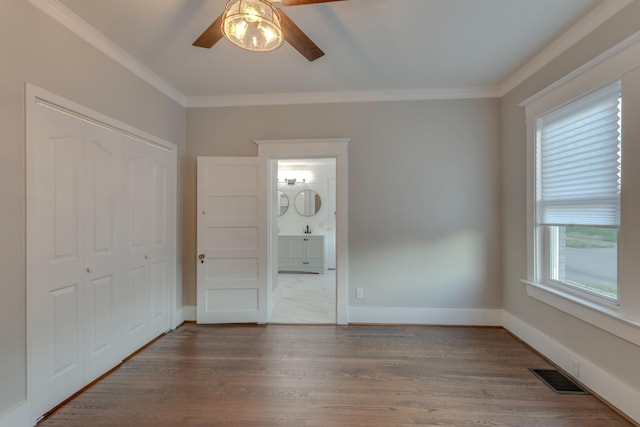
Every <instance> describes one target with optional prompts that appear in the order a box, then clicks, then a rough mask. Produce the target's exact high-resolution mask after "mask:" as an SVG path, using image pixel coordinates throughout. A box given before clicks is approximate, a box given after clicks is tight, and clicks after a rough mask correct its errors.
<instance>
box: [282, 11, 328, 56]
mask: <svg viewBox="0 0 640 427" xmlns="http://www.w3.org/2000/svg"><path fill="white" fill-rule="evenodd" d="M278 12H280V25H281V26H282V33H283V34H284V39H285V40H286V41H287V42H288V43H289V44H290V45H291V46H293V47H294V48H295V50H297V51H298V52H300V53H301V54H302V56H304V57H305V58H307V59H308V60H309V62H313V61H315V60H316V59H318V58H320V57H321V56H324V52H323V51H322V50H320V48H319V47H318V45H316V44H315V43H314V42H313V41H312V40H311V39H310V38H309V37H308V36H307V35H306V34H305V33H304V32H302V30H301V29H300V28H299V27H298V26H297V25H296V24H295V23H294V22H293V21H292V20H291V18H289V16H287V14H286V13H284V12H283V11H282V9H278Z"/></svg>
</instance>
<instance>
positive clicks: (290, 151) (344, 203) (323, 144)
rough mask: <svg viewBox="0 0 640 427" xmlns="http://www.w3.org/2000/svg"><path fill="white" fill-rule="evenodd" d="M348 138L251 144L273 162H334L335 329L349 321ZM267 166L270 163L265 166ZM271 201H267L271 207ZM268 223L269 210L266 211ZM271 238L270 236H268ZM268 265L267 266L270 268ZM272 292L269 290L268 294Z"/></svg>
mask: <svg viewBox="0 0 640 427" xmlns="http://www.w3.org/2000/svg"><path fill="white" fill-rule="evenodd" d="M349 141H351V138H318V139H277V140H255V141H254V142H255V143H256V144H257V145H258V156H260V157H266V158H267V159H268V160H273V159H295V158H298V159H304V158H313V157H335V158H336V252H337V261H336V264H337V265H336V267H337V272H336V319H337V322H336V323H338V324H339V325H346V324H347V323H348V321H349V312H348V301H349V282H348V280H349V215H348V208H349V197H348V195H349V159H348V151H349V150H348V148H349V147H348V144H349ZM269 165H270V166H271V162H269ZM271 199H272V198H271V197H270V198H269V201H270V203H271ZM268 211H269V217H270V218H269V223H270V224H271V223H272V221H273V218H271V216H272V215H273V209H271V208H269V210H268ZM272 238H273V236H272ZM271 265H272V264H271V263H270V266H271ZM270 292H272V289H271V286H269V293H270Z"/></svg>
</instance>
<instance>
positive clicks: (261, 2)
mask: <svg viewBox="0 0 640 427" xmlns="http://www.w3.org/2000/svg"><path fill="white" fill-rule="evenodd" d="M334 1H344V0H228V1H227V6H226V8H225V11H224V12H222V14H221V15H220V16H218V17H217V18H216V19H215V21H213V23H212V24H211V25H210V26H209V28H207V29H206V30H204V32H203V33H202V34H201V35H200V37H198V39H197V40H196V41H194V42H193V46H197V47H203V48H206V49H209V48H211V47H212V46H213V45H214V44H216V43H217V42H218V41H219V40H220V39H221V38H222V37H227V38H228V39H229V40H230V41H231V42H232V43H234V44H236V45H237V46H239V47H242V48H244V49H248V50H254V51H268V50H274V49H276V48H278V47H280V45H281V44H282V42H283V41H286V42H288V43H289V44H290V45H291V46H293V47H294V48H295V49H296V50H297V51H298V52H300V53H301V54H302V55H303V56H304V57H305V58H307V60H309V62H311V61H315V60H316V59H318V58H320V57H321V56H323V55H324V52H323V51H322V50H321V49H320V48H319V47H318V46H317V45H316V44H315V43H314V42H313V41H312V40H311V39H310V38H309V37H308V36H307V35H306V34H305V33H304V32H303V31H302V30H301V29H300V28H299V27H298V26H297V25H296V24H295V23H294V22H293V21H292V20H291V18H289V16H287V14H286V13H284V11H283V10H282V9H280V8H277V7H275V6H273V5H272V3H280V4H281V5H282V6H301V5H308V4H318V3H329V2H334ZM258 39H259V40H258Z"/></svg>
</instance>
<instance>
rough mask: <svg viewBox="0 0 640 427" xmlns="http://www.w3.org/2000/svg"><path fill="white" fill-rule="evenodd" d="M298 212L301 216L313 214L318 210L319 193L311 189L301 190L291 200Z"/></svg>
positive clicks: (319, 203) (320, 203)
mask: <svg viewBox="0 0 640 427" xmlns="http://www.w3.org/2000/svg"><path fill="white" fill-rule="evenodd" d="M293 204H294V206H295V207H296V210H297V211H298V213H299V214H300V215H302V216H314V215H315V214H317V213H318V211H319V210H320V206H321V205H322V202H321V200H320V195H319V194H318V193H316V192H315V191H313V190H302V191H301V192H299V193H298V194H297V195H296V199H295V200H294V201H293Z"/></svg>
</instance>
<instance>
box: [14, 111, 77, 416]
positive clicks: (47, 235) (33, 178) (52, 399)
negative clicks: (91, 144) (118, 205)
mask: <svg viewBox="0 0 640 427" xmlns="http://www.w3.org/2000/svg"><path fill="white" fill-rule="evenodd" d="M34 108H35V112H34V116H35V117H34V120H35V122H36V124H35V127H36V131H35V136H34V142H33V145H32V146H31V147H30V148H31V149H33V151H34V153H33V158H34V164H33V167H32V168H31V172H30V175H29V178H30V181H29V186H30V188H29V190H30V191H31V197H30V206H29V215H30V225H31V227H30V228H29V242H28V244H29V247H30V248H31V250H30V257H29V260H28V275H29V289H28V294H27V298H28V315H29V322H30V323H29V342H28V345H29V356H30V358H31V361H30V366H31V367H33V373H32V375H30V378H31V383H30V387H32V390H37V393H34V395H33V402H32V404H33V410H34V411H39V412H40V413H44V412H46V411H47V410H49V409H50V408H51V407H53V406H55V405H56V404H58V403H60V402H61V401H62V400H64V399H65V398H66V397H68V396H69V394H71V393H73V392H75V390H77V389H78V388H80V387H82V386H83V385H84V378H83V376H84V372H83V367H84V364H83V355H84V351H83V345H84V342H83V335H82V331H83V323H82V320H81V313H80V309H81V301H82V293H83V283H84V280H85V277H84V274H85V272H84V234H83V233H84V224H83V220H82V214H81V211H82V206H83V203H84V200H83V196H84V195H83V193H82V191H81V189H82V188H83V187H82V186H83V181H84V165H83V158H84V123H83V122H82V121H80V120H78V119H75V118H73V117H71V116H68V115H65V114H63V113H61V112H58V111H56V110H53V109H51V108H48V107H45V106H41V105H36V106H35V107H34Z"/></svg>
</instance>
